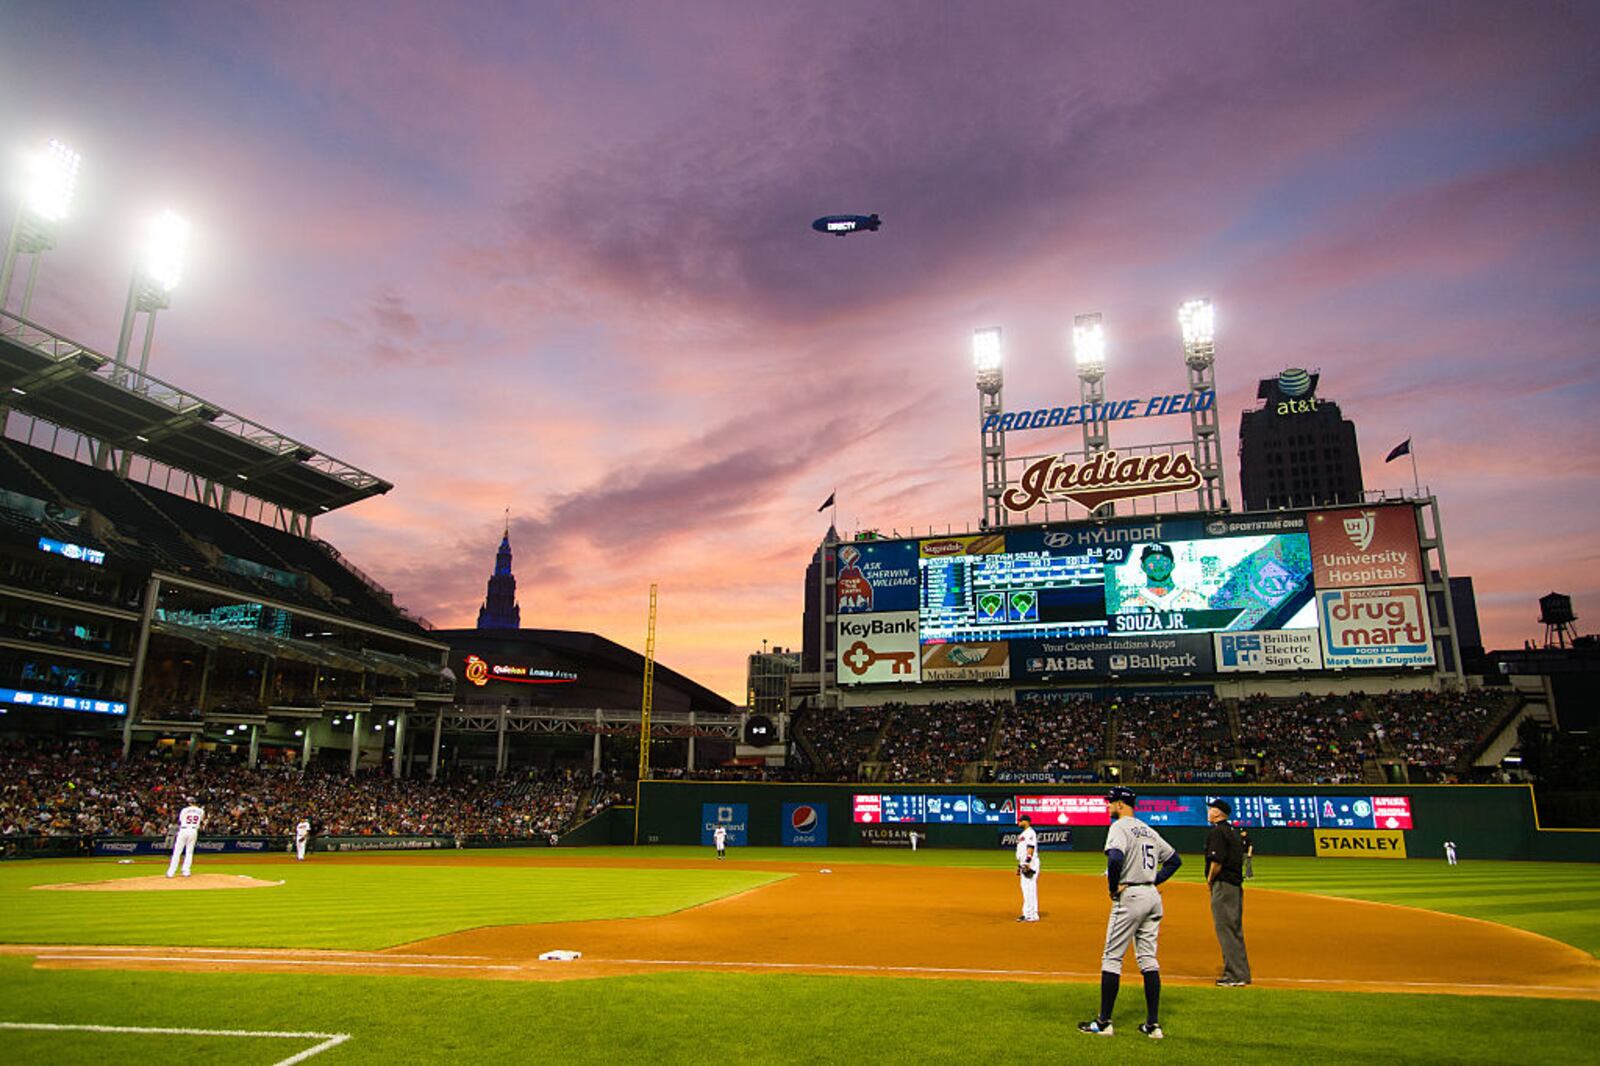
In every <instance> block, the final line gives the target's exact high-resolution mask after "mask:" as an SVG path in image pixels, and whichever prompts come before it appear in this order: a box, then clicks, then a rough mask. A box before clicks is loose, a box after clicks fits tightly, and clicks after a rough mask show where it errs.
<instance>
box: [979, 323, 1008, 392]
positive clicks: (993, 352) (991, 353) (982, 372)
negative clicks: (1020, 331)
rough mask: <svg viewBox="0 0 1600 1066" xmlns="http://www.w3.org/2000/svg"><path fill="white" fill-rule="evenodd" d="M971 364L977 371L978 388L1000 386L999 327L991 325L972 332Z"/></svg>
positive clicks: (987, 390)
mask: <svg viewBox="0 0 1600 1066" xmlns="http://www.w3.org/2000/svg"><path fill="white" fill-rule="evenodd" d="M972 366H973V369H974V370H976V371H977V372H978V388H979V389H980V390H983V391H985V392H989V391H993V390H995V389H998V388H999V387H1000V381H1001V372H1000V329H999V327H997V326H991V327H989V328H987V329H979V330H974V331H973V333H972Z"/></svg>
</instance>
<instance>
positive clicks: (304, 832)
mask: <svg viewBox="0 0 1600 1066" xmlns="http://www.w3.org/2000/svg"><path fill="white" fill-rule="evenodd" d="M310 840H311V823H310V822H308V821H306V820H305V819H304V818H302V819H300V821H299V822H298V823H296V825H295V827H294V857H295V858H296V859H297V860H299V861H300V862H305V861H306V844H307V843H309V842H310Z"/></svg>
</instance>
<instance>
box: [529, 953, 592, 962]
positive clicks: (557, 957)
mask: <svg viewBox="0 0 1600 1066" xmlns="http://www.w3.org/2000/svg"><path fill="white" fill-rule="evenodd" d="M581 958H583V952H581V951H547V952H545V953H544V954H543V955H540V956H539V961H540V962H571V961H572V960H573V959H581Z"/></svg>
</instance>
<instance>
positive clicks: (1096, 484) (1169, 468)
mask: <svg viewBox="0 0 1600 1066" xmlns="http://www.w3.org/2000/svg"><path fill="white" fill-rule="evenodd" d="M1200 480H1201V479H1200V470H1199V469H1198V468H1197V467H1196V466H1195V463H1194V457H1193V456H1192V455H1189V454H1188V453H1187V452H1167V453H1165V454H1161V455H1140V456H1129V457H1128V458H1125V459H1124V458H1119V457H1118V455H1117V453H1116V451H1114V450H1113V451H1106V452H1101V453H1100V454H1099V455H1096V456H1094V457H1093V458H1092V459H1089V460H1088V461H1087V462H1079V461H1077V459H1076V458H1075V457H1069V454H1062V455H1047V456H1045V457H1044V458H1043V459H1039V460H1037V461H1035V462H1033V463H1030V464H1029V465H1028V467H1027V469H1025V470H1023V472H1022V478H1021V479H1020V480H1019V481H1018V482H1017V484H1016V485H1013V486H1012V487H1011V488H1008V489H1007V490H1006V491H1005V492H1004V494H1002V495H1001V497H1000V502H1001V503H1002V504H1003V505H1004V506H1005V508H1006V510H1008V511H1013V512H1017V513H1021V512H1023V511H1027V510H1030V509H1032V508H1033V507H1035V506H1037V505H1038V504H1039V503H1041V502H1042V501H1044V500H1071V501H1072V502H1073V503H1076V504H1079V505H1081V506H1083V507H1086V508H1089V509H1090V510H1093V509H1094V508H1096V507H1099V506H1100V505H1101V504H1102V503H1109V502H1110V501H1112V500H1127V499H1133V498H1135V497H1139V496H1161V495H1164V494H1166V493H1169V492H1185V491H1187V490H1189V489H1197V488H1199V487H1200Z"/></svg>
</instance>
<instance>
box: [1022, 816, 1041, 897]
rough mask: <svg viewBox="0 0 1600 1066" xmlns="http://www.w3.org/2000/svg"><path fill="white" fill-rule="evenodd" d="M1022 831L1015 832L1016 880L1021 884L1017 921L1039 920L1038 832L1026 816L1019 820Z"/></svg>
mask: <svg viewBox="0 0 1600 1066" xmlns="http://www.w3.org/2000/svg"><path fill="white" fill-rule="evenodd" d="M1019 822H1020V824H1021V826H1022V832H1020V833H1018V834H1017V881H1018V883H1019V884H1021V885H1022V913H1021V914H1019V915H1018V916H1017V921H1019V922H1037V921H1038V920H1039V834H1038V833H1035V832H1034V831H1033V823H1032V822H1031V821H1029V819H1028V818H1026V817H1023V818H1022V819H1020V820H1019Z"/></svg>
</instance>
